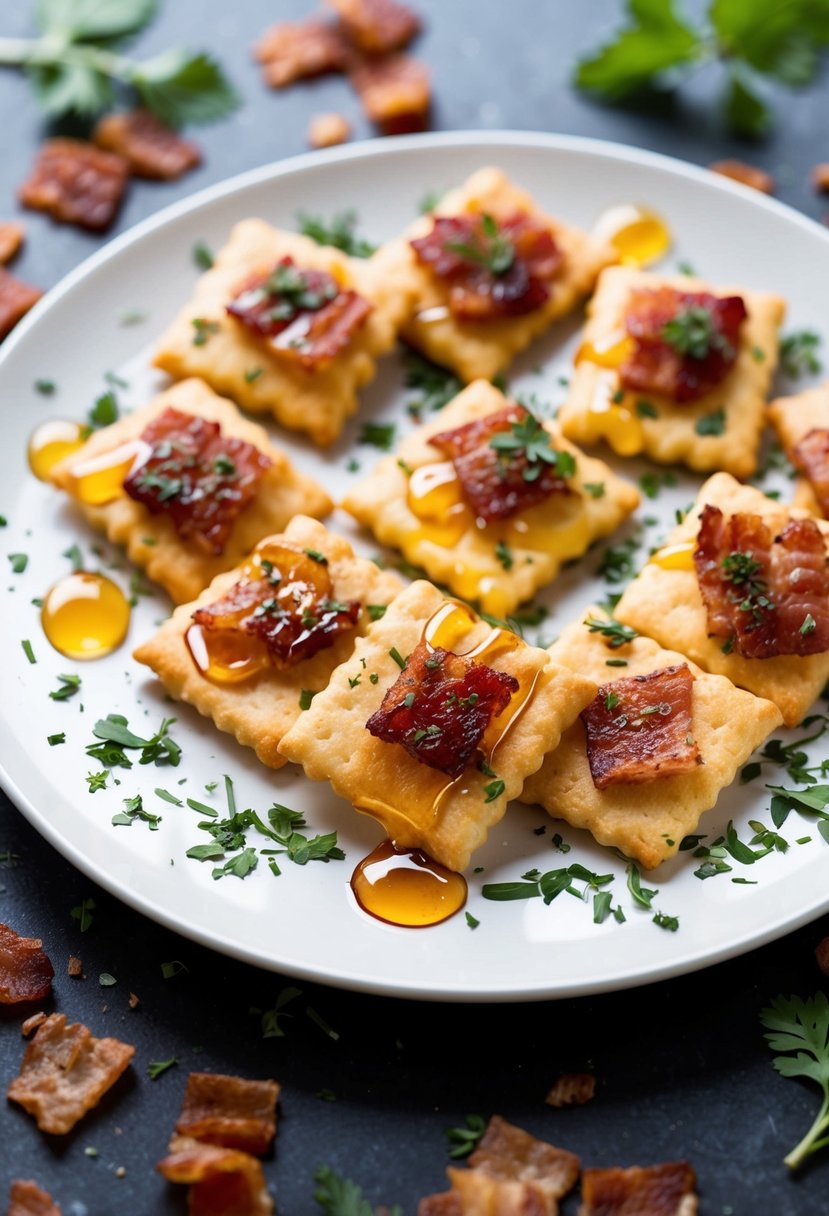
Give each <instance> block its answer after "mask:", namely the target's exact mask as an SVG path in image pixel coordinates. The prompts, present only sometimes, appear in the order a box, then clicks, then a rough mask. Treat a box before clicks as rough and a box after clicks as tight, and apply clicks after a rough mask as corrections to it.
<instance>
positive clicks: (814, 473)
mask: <svg viewBox="0 0 829 1216" xmlns="http://www.w3.org/2000/svg"><path fill="white" fill-rule="evenodd" d="M788 455H789V459H790V460H791V462H792V464H793V465H794V466H795V468H796V469H798V470H799V471H800V472H801V473H802V474H803V475H804V477H806V478H808V480H809V481H810V482H811V485H812V489H813V490H814V493H815V498H816V499H817V500H818V505H819V506H820V509H821V511H822V512H823V515H824V518H826V519H829V428H827V427H813V428H812V429H811V430H810V431H808V432H807V433H806V434H805V435H804V436H803V437H802V439H799V440H798V442H797V443H796V444H795V445H794V447H793V448H792V450H791V451H790V452H789V454H788Z"/></svg>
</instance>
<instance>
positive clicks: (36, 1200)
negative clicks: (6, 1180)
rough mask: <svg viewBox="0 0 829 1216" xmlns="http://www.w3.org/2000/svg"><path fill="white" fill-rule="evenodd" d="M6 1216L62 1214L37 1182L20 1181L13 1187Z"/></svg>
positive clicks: (54, 1215) (49, 1215) (53, 1215)
mask: <svg viewBox="0 0 829 1216" xmlns="http://www.w3.org/2000/svg"><path fill="white" fill-rule="evenodd" d="M6 1216H61V1212H60V1208H59V1207H58V1205H57V1204H56V1203H55V1201H54V1199H53V1198H52V1196H51V1195H50V1194H49V1192H48V1191H44V1190H43V1189H42V1187H39V1186H38V1185H37V1183H36V1182H29V1181H25V1180H22V1179H18V1180H17V1181H16V1182H13V1183H12V1186H11V1193H10V1194H9V1210H8V1212H7V1213H6Z"/></svg>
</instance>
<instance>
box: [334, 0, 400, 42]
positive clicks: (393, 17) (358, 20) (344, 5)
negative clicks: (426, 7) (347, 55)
mask: <svg viewBox="0 0 829 1216" xmlns="http://www.w3.org/2000/svg"><path fill="white" fill-rule="evenodd" d="M328 3H329V4H330V5H331V7H332V8H333V9H334V10H335V12H336V13H337V15H338V16H339V18H340V22H341V24H342V27H343V29H344V31H345V33H346V34H347V36H348V37H349V38H350V39H351V41H352V42H353V43H354V44H355V46H356V47H357V48H358V49H359V50H361V51H364V52H365V54H366V55H387V54H388V53H389V52H390V51H399V50H400V49H401V48H402V47H404V46H408V44H409V43H410V42H411V40H412V39H413V38H414V36H415V35H416V34H418V33H419V32H420V18H419V17H418V16H417V14H416V13H414V12H412V10H411V9H410V8H408V7H407V6H406V5H405V4H398V3H397V0H328Z"/></svg>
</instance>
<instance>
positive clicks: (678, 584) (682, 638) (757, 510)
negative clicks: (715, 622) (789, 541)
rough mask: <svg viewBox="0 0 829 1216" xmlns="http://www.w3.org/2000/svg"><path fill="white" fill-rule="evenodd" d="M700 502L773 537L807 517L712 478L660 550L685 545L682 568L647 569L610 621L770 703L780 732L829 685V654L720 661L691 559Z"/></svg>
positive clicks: (828, 532)
mask: <svg viewBox="0 0 829 1216" xmlns="http://www.w3.org/2000/svg"><path fill="white" fill-rule="evenodd" d="M706 503H708V504H710V505H711V506H713V507H719V508H720V510H721V511H723V513H724V514H725V515H726V516H730V515H736V514H738V513H745V514H749V515H761V516H762V517H763V519H765V520H766V521H767V523H768V524H769V526H770V527H771V528H772V530H777V531H779V530H780V529H781V528H783V527H785V525H786V523H787V522H788V520H790V519H795V518H801V519H802V518H803V517H804V516H805V515H806V514H807V512H806V511H802V510H799V509H798V508H796V507H789V506H786V505H785V504H784V503H780V502H775V501H774V500H773V499H771V498H767V497H766V496H765V494H762V493H761V492H760V491H759V490H755V489H754V488H753V487H752V486H743V485H740V484H739V482H737V481H735V480H734V478H733V477H730V476H729V474H728V473H716V474H715V475H714V476H713V477H710V478H709V479H708V481H706V482H705V484H704V485H703V486H702V487H701V489H700V491H699V494H698V495H697V501H696V504H695V506H694V508H693V510H691V511H690V512H689V513H688V515H687V516H686V518H685V520H684V521H683V522H682V523H681V524H679V525H678V526H677V527H676V528H674V530H673V531H672V532H671V534H670V535H669V536H668V538H667V541H666V542H665V543H666V546H668V545H687V546H688V554H689V559H688V567H687V568H685V569H671V570H668V569H665V568H664V567H663V566H660V565H657V564H656V563H655V562H653V561H651V562H648V564H647V565H646V566H645V567H644V568H643V569H642V570H641V571H640V572H639V574H638V575H637V577H636V578H635V579H634V580H633V582H632V583H630V584H629V586H628V588H627V590H626V591H625V593H624V595H623V596H622V598H621V600H620V601H619V603H618V604H617V605H616V610H615V615H616V617H617V619H618V620H620V621H623V622H624V623H625V624H626V625H632V626H633V628H634V629H638V631H639V632H640V633H645V634H647V635H648V636H649V637H652V638H655V639H656V640H657V642H660V643H661V644H662V645H663V646H673V647H674V648H675V649H676V650H679V651H681V652H682V653H683V654H684V655H687V656H688V658H689V659H693V661H694V662H695V663H698V664H699V665H700V667H702V668H703V669H704V670H705V671H711V672H717V673H719V674H720V675H724V676H728V678H729V679H730V680H731V681H732V683H734V684H737V685H738V686H739V687H740V688H747V689H748V690H749V691H750V692H753V693H756V695H757V696H758V697H765V698H766V699H767V700H769V701H773V702H774V704H775V705H777V706H778V707H779V709H780V711H781V712H782V714H783V721H784V722H785V724H786V726H796V725H797V724H798V723H799V722H800V721H801V720H802V718H803V716H804V715H805V714H806V712H807V710H808V709H809V707H810V706H811V705H812V704H813V702H814V701H815V700H816V699H817V698H818V697H819V696H820V693H821V691H822V690H823V687H824V685H825V684H826V681H827V680H829V652H827V653H826V654H810V655H805V656H801V655H778V656H777V657H775V658H773V659H744V658H743V657H742V655H739V654H737V653H735V652H733V651H732V653H731V654H723V650H722V641H723V640H722V638H717V637H709V636H708V614H707V612H706V610H705V605H704V603H703V600H702V595H701V594H700V589H699V583H698V581H697V575H696V570H695V569H694V566H693V561H692V560H691V555H692V554H693V550H694V548H695V547H696V546H695V543H694V542H695V540H696V537H697V534H698V532H699V520H700V515H701V514H702V509H703V507H704V506H705V505H706ZM818 527H819V528H820V530H821V531H822V532H823V534H824V536H825V537H826V539H827V544H829V523H824V522H823V521H820V522H819V523H818Z"/></svg>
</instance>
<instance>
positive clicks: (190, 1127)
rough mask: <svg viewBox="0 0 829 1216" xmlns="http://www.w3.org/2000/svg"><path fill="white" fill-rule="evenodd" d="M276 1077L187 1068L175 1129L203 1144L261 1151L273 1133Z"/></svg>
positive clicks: (271, 1139) (268, 1144) (269, 1141)
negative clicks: (249, 1077) (249, 1078)
mask: <svg viewBox="0 0 829 1216" xmlns="http://www.w3.org/2000/svg"><path fill="white" fill-rule="evenodd" d="M278 1096H279V1086H278V1085H277V1083H276V1081H247V1080H245V1079H244V1078H243V1077H227V1076H223V1075H221V1074H220V1073H211V1072H191V1073H190V1076H189V1077H188V1078H187V1089H186V1090H185V1093H184V1102H183V1103H182V1107H181V1114H180V1115H179V1117H178V1120H177V1122H176V1131H177V1132H178V1133H179V1134H180V1135H182V1136H190V1137H191V1138H192V1139H193V1140H199V1141H201V1143H203V1144H216V1145H219V1146H220V1147H222V1148H237V1149H242V1150H243V1151H244V1152H247V1153H256V1154H258V1155H261V1154H262V1153H265V1152H267V1150H268V1149H269V1148H270V1146H271V1144H272V1143H273V1139H274V1136H275V1135H276V1100H277V1098H278Z"/></svg>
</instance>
